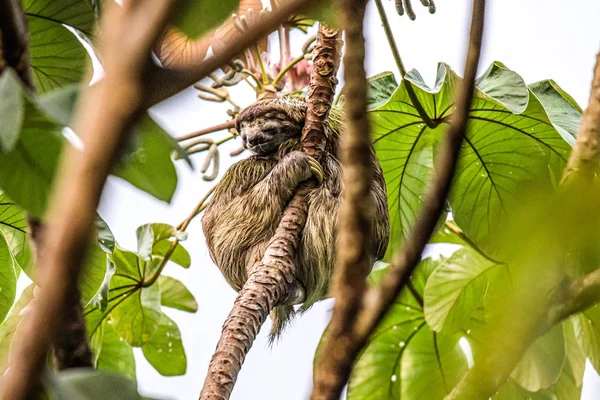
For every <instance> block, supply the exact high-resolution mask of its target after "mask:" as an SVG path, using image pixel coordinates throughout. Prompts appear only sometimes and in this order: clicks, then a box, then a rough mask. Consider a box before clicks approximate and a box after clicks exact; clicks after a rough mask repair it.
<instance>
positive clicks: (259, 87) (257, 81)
mask: <svg viewBox="0 0 600 400" xmlns="http://www.w3.org/2000/svg"><path fill="white" fill-rule="evenodd" d="M264 68H265V67H264V66H263V64H262V62H261V63H260V69H261V71H262V73H263V74H265V73H266V72H265V70H264ZM240 72H241V73H243V74H246V76H248V77H249V78H252V80H253V81H254V82H255V83H256V86H257V87H256V88H255V90H259V91H261V90H263V84H262V82H261V81H260V80H259V79H258V78H257V77H256V76H255V75H254V74H253V73H252V71H250V70H248V69H246V68H244V69H242V70H241V71H240ZM264 77H265V75H263V81H264V79H265V78H264ZM267 83H269V82H268V81H267V82H265V84H267Z"/></svg>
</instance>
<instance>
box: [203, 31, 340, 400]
mask: <svg viewBox="0 0 600 400" xmlns="http://www.w3.org/2000/svg"><path fill="white" fill-rule="evenodd" d="M339 47H340V43H339V33H338V31H337V30H334V29H331V28H328V27H326V26H324V25H320V26H319V34H318V38H317V46H315V58H314V59H315V62H314V68H313V71H312V73H311V77H310V85H309V95H308V104H307V111H306V123H305V125H304V128H303V131H302V140H301V143H302V149H303V151H305V152H306V153H307V154H309V155H312V156H314V157H317V156H319V155H320V152H321V151H323V149H324V148H325V143H326V137H325V130H324V129H325V126H326V123H327V117H328V115H329V109H330V108H331V104H332V103H333V97H334V94H335V87H336V85H337V79H336V73H337V69H338V66H339V62H340V61H339V60H340V57H339ZM312 187H313V186H312V185H311V183H306V184H303V185H301V186H300V187H298V189H297V190H296V193H295V194H294V197H293V198H292V200H290V203H289V204H288V206H287V208H286V210H285V212H284V214H283V217H282V219H281V222H280V223H279V226H278V227H277V230H276V231H275V234H274V235H273V237H272V238H271V240H270V242H269V245H268V246H267V249H266V251H265V254H264V256H263V259H262V260H261V262H260V263H259V264H258V265H255V266H253V267H252V268H251V269H250V270H251V271H252V273H251V275H250V277H249V278H248V281H247V282H246V283H245V284H244V287H243V288H242V290H240V292H239V293H238V296H237V298H236V300H235V303H234V305H233V308H232V310H231V312H230V313H229V315H228V316H227V319H226V320H225V323H224V324H223V332H222V333H221V338H220V339H219V342H218V343H217V348H216V350H215V353H214V355H213V357H212V359H211V361H210V365H209V367H208V373H207V376H206V379H205V381H204V386H203V387H202V391H201V392H200V399H202V400H208V399H211V400H213V399H214V400H225V399H228V398H229V396H230V395H231V391H232V390H233V386H234V384H235V382H236V380H237V376H238V373H239V371H240V369H241V367H242V363H243V362H244V359H245V357H246V354H248V351H249V350H250V348H251V346H252V344H253V343H254V340H255V339H256V335H257V334H258V331H259V330H260V327H261V326H262V324H263V323H264V322H265V320H266V318H267V316H268V315H269V312H270V311H271V310H272V309H273V308H275V306H277V305H281V304H283V303H284V302H285V300H286V298H287V297H288V295H289V292H290V290H291V289H292V288H293V285H294V284H295V281H296V278H295V276H296V265H295V262H296V251H297V249H298V245H299V243H300V237H301V235H302V230H303V229H304V225H305V223H306V217H307V212H308V204H307V201H306V195H307V194H308V193H309V191H310V189H312Z"/></svg>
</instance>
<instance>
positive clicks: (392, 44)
mask: <svg viewBox="0 0 600 400" xmlns="http://www.w3.org/2000/svg"><path fill="white" fill-rule="evenodd" d="M375 4H376V5H377V11H378V12H379V18H380V19H381V23H382V25H383V30H384V32H385V36H386V37H387V40H388V43H389V45H390V50H391V51H392V55H393V56H394V60H395V61H396V66H397V67H398V70H400V78H401V79H402V81H404V86H405V87H406V92H407V93H408V97H409V98H410V101H411V103H412V104H413V107H415V109H416V110H417V113H419V116H420V117H421V119H422V120H423V122H424V123H425V125H427V126H428V127H429V128H431V129H434V128H435V127H436V126H438V124H439V122H436V121H434V120H432V119H431V118H430V117H429V115H427V112H426V111H425V109H424V108H423V105H422V104H421V103H420V102H419V98H418V97H417V94H416V93H415V89H414V87H413V85H412V83H411V82H410V81H408V80H406V79H405V76H406V68H405V67H404V63H403V62H402V58H401V57H400V52H399V51H398V46H397V45H396V40H395V39H394V34H393V33H392V29H391V28H390V23H389V21H388V18H387V14H386V13H385V8H384V7H383V3H382V2H381V0H375Z"/></svg>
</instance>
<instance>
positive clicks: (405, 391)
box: [348, 258, 467, 400]
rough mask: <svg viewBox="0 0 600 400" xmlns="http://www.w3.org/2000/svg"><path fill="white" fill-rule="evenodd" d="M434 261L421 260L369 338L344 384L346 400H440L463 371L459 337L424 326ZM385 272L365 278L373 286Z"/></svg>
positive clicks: (463, 364) (378, 272)
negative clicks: (425, 292)
mask: <svg viewBox="0 0 600 400" xmlns="http://www.w3.org/2000/svg"><path fill="white" fill-rule="evenodd" d="M439 263H440V262H439V261H435V260H432V259H430V258H429V259H425V260H423V261H422V262H421V264H420V265H419V267H418V268H417V270H416V272H415V273H414V274H413V276H412V277H411V278H410V284H411V285H412V287H413V289H414V291H413V290H409V288H404V289H403V291H402V292H401V293H400V296H399V297H398V298H397V299H396V301H395V303H394V305H393V306H392V307H391V308H390V310H389V311H388V313H387V314H386V316H385V317H384V319H383V321H382V322H381V323H380V324H379V326H378V327H377V329H376V331H375V332H374V333H373V334H372V336H371V338H370V339H369V341H368V344H367V346H366V347H365V348H364V349H363V352H362V354H361V355H360V358H359V359H358V361H357V362H356V364H355V366H354V369H353V371H352V374H351V375H350V381H349V384H348V400H354V399H360V400H371V399H373V400H375V399H377V400H380V399H390V398H392V399H398V398H406V399H428V400H437V399H443V398H444V397H445V396H446V395H447V394H448V393H450V391H451V390H452V388H453V387H454V386H455V385H456V384H457V383H458V381H459V380H460V378H461V377H462V376H463V374H464V373H465V372H466V371H467V363H466V359H465V356H464V354H463V353H462V351H461V349H460V348H459V347H458V339H459V336H458V335H445V334H439V333H436V332H434V331H432V330H431V329H430V328H429V326H428V325H427V324H426V323H425V318H424V315H423V307H422V295H423V290H424V287H425V282H426V281H427V279H428V277H429V276H430V275H431V273H432V272H433V270H434V269H435V268H436V267H437V266H438V265H439ZM388 270H389V268H384V269H378V270H376V271H374V272H373V273H372V274H371V276H370V281H371V283H373V284H376V283H378V282H379V281H381V279H382V278H383V275H384V274H385V273H386V272H387V271H388Z"/></svg>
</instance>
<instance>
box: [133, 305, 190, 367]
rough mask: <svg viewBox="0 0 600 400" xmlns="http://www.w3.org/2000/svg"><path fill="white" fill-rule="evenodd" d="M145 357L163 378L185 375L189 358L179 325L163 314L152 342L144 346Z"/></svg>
mask: <svg viewBox="0 0 600 400" xmlns="http://www.w3.org/2000/svg"><path fill="white" fill-rule="evenodd" d="M142 351H143V352H144V357H146V360H148V362H149V363H150V364H152V366H153V367H154V368H155V369H156V370H157V371H158V372H159V373H160V374H161V375H163V376H179V375H184V374H185V371H186V369H187V358H186V356H185V350H184V348H183V343H182V342H181V333H180V332H179V328H178V327H177V324H176V323H175V322H173V320H171V319H170V318H169V317H167V316H166V315H165V314H162V317H161V320H160V325H159V326H158V330H157V331H156V332H155V333H154V335H152V340H151V341H149V342H148V343H146V344H145V345H143V346H142Z"/></svg>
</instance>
